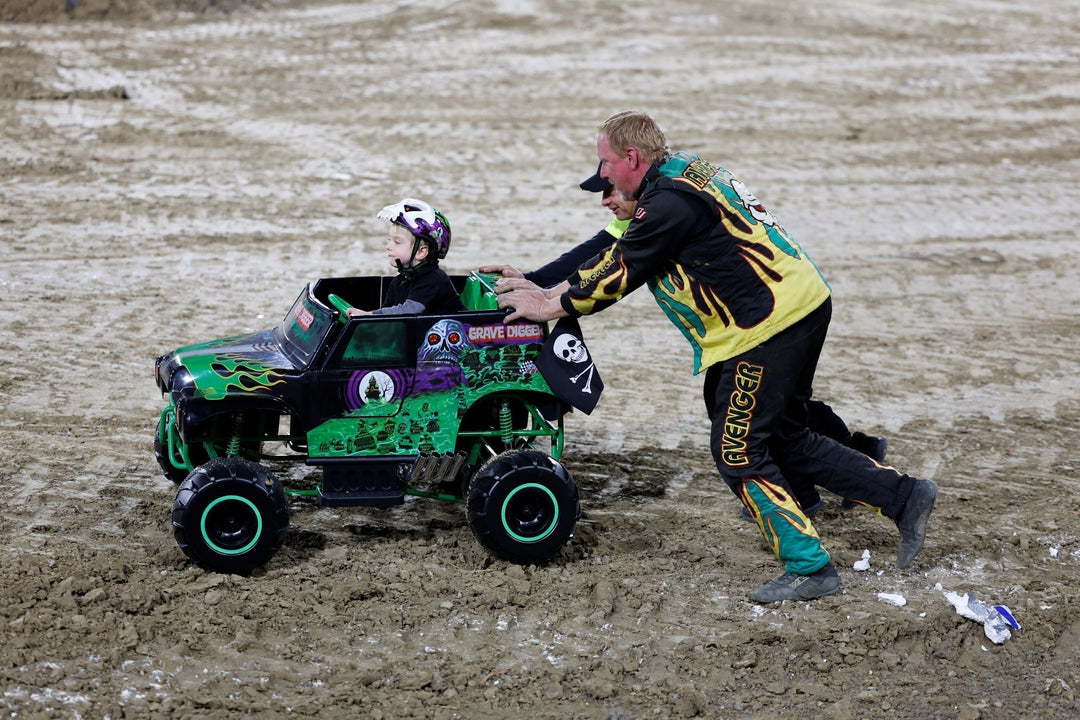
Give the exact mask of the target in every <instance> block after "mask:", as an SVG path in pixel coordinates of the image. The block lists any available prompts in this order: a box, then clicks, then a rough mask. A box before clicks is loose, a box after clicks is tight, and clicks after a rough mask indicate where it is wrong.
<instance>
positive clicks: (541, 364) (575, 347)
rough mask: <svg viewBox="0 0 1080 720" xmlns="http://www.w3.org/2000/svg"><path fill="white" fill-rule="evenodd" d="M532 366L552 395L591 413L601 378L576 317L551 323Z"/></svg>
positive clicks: (597, 397)
mask: <svg viewBox="0 0 1080 720" xmlns="http://www.w3.org/2000/svg"><path fill="white" fill-rule="evenodd" d="M536 366H537V367H538V368H539V369H540V373H541V374H542V375H543V376H544V379H545V380H547V384H548V385H550V386H551V391H552V392H553V393H555V396H556V397H558V398H559V399H560V400H563V401H564V402H568V403H570V404H571V405H573V406H574V407H576V408H577V409H578V410H580V411H582V412H583V413H585V414H586V415H589V414H591V413H592V411H593V408H595V407H596V403H597V402H599V401H600V393H602V392H603V391H604V381H603V380H601V379H600V373H598V372H597V371H596V365H595V364H593V361H592V357H591V356H590V355H589V350H588V348H586V347H585V341H584V340H583V339H582V337H581V327H580V326H579V325H578V321H577V319H576V318H572V317H566V318H563V319H562V320H560V321H559V322H558V323H556V324H555V328H554V329H553V330H552V331H551V334H549V335H548V339H547V342H546V343H544V347H543V349H542V350H541V351H540V357H539V358H538V359H537V361H536Z"/></svg>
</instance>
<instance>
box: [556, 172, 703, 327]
mask: <svg viewBox="0 0 1080 720" xmlns="http://www.w3.org/2000/svg"><path fill="white" fill-rule="evenodd" d="M708 212H709V211H708V208H707V206H706V205H705V204H704V203H703V202H701V201H700V200H698V199H696V198H693V197H691V196H689V195H686V194H684V193H680V192H678V191H675V190H659V189H658V190H654V191H652V192H647V193H646V194H644V195H643V196H642V198H641V200H640V201H639V202H638V205H637V210H636V211H635V213H634V219H633V221H631V223H630V226H629V227H628V228H627V229H626V234H624V235H623V236H622V238H620V239H619V240H618V241H617V242H616V243H615V244H614V245H612V246H611V248H610V249H609V250H608V251H607V252H605V253H603V254H602V255H600V256H598V257H597V258H595V260H594V261H593V263H592V264H591V266H589V267H581V268H579V269H578V277H577V278H571V284H570V289H569V290H567V291H566V292H565V293H563V295H562V297H561V298H560V302H561V303H562V307H563V309H564V310H566V311H567V312H568V313H569V314H570V315H572V316H575V317H576V316H580V315H590V314H592V313H595V312H600V311H601V310H603V309H604V308H606V307H608V306H610V305H613V304H614V303H616V302H618V301H619V300H621V299H622V298H623V297H624V296H625V295H628V294H629V293H631V292H633V291H634V290H636V289H637V288H639V287H641V286H642V285H644V284H645V283H646V282H647V281H648V280H650V279H651V278H653V277H655V276H656V275H658V274H659V273H661V272H662V271H663V269H664V267H665V266H666V265H667V263H668V262H670V261H671V260H672V259H673V258H675V257H677V256H678V254H679V251H680V250H681V248H682V246H683V244H684V242H685V239H686V238H687V237H689V236H690V235H691V234H693V233H695V232H697V231H698V229H699V228H700V227H702V226H704V225H705V224H707V223H708V222H709V218H708ZM712 222H715V220H713V221H712ZM575 280H576V282H575Z"/></svg>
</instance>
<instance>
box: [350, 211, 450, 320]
mask: <svg viewBox="0 0 1080 720" xmlns="http://www.w3.org/2000/svg"><path fill="white" fill-rule="evenodd" d="M379 218H380V219H381V220H388V221H390V222H391V223H392V225H391V226H390V232H389V233H388V234H387V242H386V255H387V257H389V258H390V264H391V265H393V266H394V267H395V268H397V271H398V275H397V277H396V278H394V279H393V280H392V281H390V285H389V287H387V289H386V296H385V297H384V298H383V302H382V307H380V308H379V309H378V310H371V311H369V310H360V309H359V308H350V309H349V313H348V314H349V317H355V316H357V315H419V314H420V313H444V312H460V311H462V310H464V309H465V306H464V305H462V303H461V298H460V297H459V296H458V292H457V290H456V289H454V284H453V283H452V282H451V281H450V276H449V275H447V274H446V272H445V271H443V269H442V268H440V267H439V260H441V259H442V258H444V257H446V252H447V250H449V249H450V221H449V220H447V219H446V216H445V215H443V214H442V213H441V212H439V211H438V210H436V209H435V208H433V207H432V206H431V205H428V204H427V203H426V202H424V201H423V200H416V199H414V198H405V199H404V200H402V201H401V202H399V203H397V204H396V205H387V206H386V207H384V208H383V209H382V210H381V211H379Z"/></svg>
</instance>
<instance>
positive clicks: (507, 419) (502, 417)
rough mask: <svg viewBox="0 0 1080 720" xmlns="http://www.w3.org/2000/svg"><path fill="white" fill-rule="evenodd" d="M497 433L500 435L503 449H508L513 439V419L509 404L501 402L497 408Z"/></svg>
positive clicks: (504, 401)
mask: <svg viewBox="0 0 1080 720" xmlns="http://www.w3.org/2000/svg"><path fill="white" fill-rule="evenodd" d="M499 432H501V433H502V441H503V447H504V448H509V447H510V441H511V440H513V439H514V419H513V418H512V417H511V415H510V403H509V402H507V401H506V400H503V401H502V404H501V405H500V406H499Z"/></svg>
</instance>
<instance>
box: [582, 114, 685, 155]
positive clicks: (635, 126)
mask: <svg viewBox="0 0 1080 720" xmlns="http://www.w3.org/2000/svg"><path fill="white" fill-rule="evenodd" d="M597 131H598V132H599V133H600V134H601V135H603V136H604V137H606V138H607V141H608V145H610V146H611V149H612V150H614V151H615V152H617V153H620V154H621V153H624V152H626V149H627V148H634V149H636V150H637V151H638V153H639V154H640V155H641V157H642V159H643V160H645V161H646V162H648V163H649V164H650V165H659V164H660V163H661V162H662V161H663V160H664V158H666V157H667V156H668V155H670V154H671V150H669V149H668V144H667V138H665V137H664V131H663V130H661V129H660V126H659V125H657V124H656V121H655V120H653V119H652V118H651V117H649V116H648V115H647V114H645V113H643V112H639V111H637V110H624V111H623V112H621V113H616V114H614V115H612V116H611V117H609V118H608V119H607V120H605V121H604V122H602V123H600V126H599V127H598V128H597Z"/></svg>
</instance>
